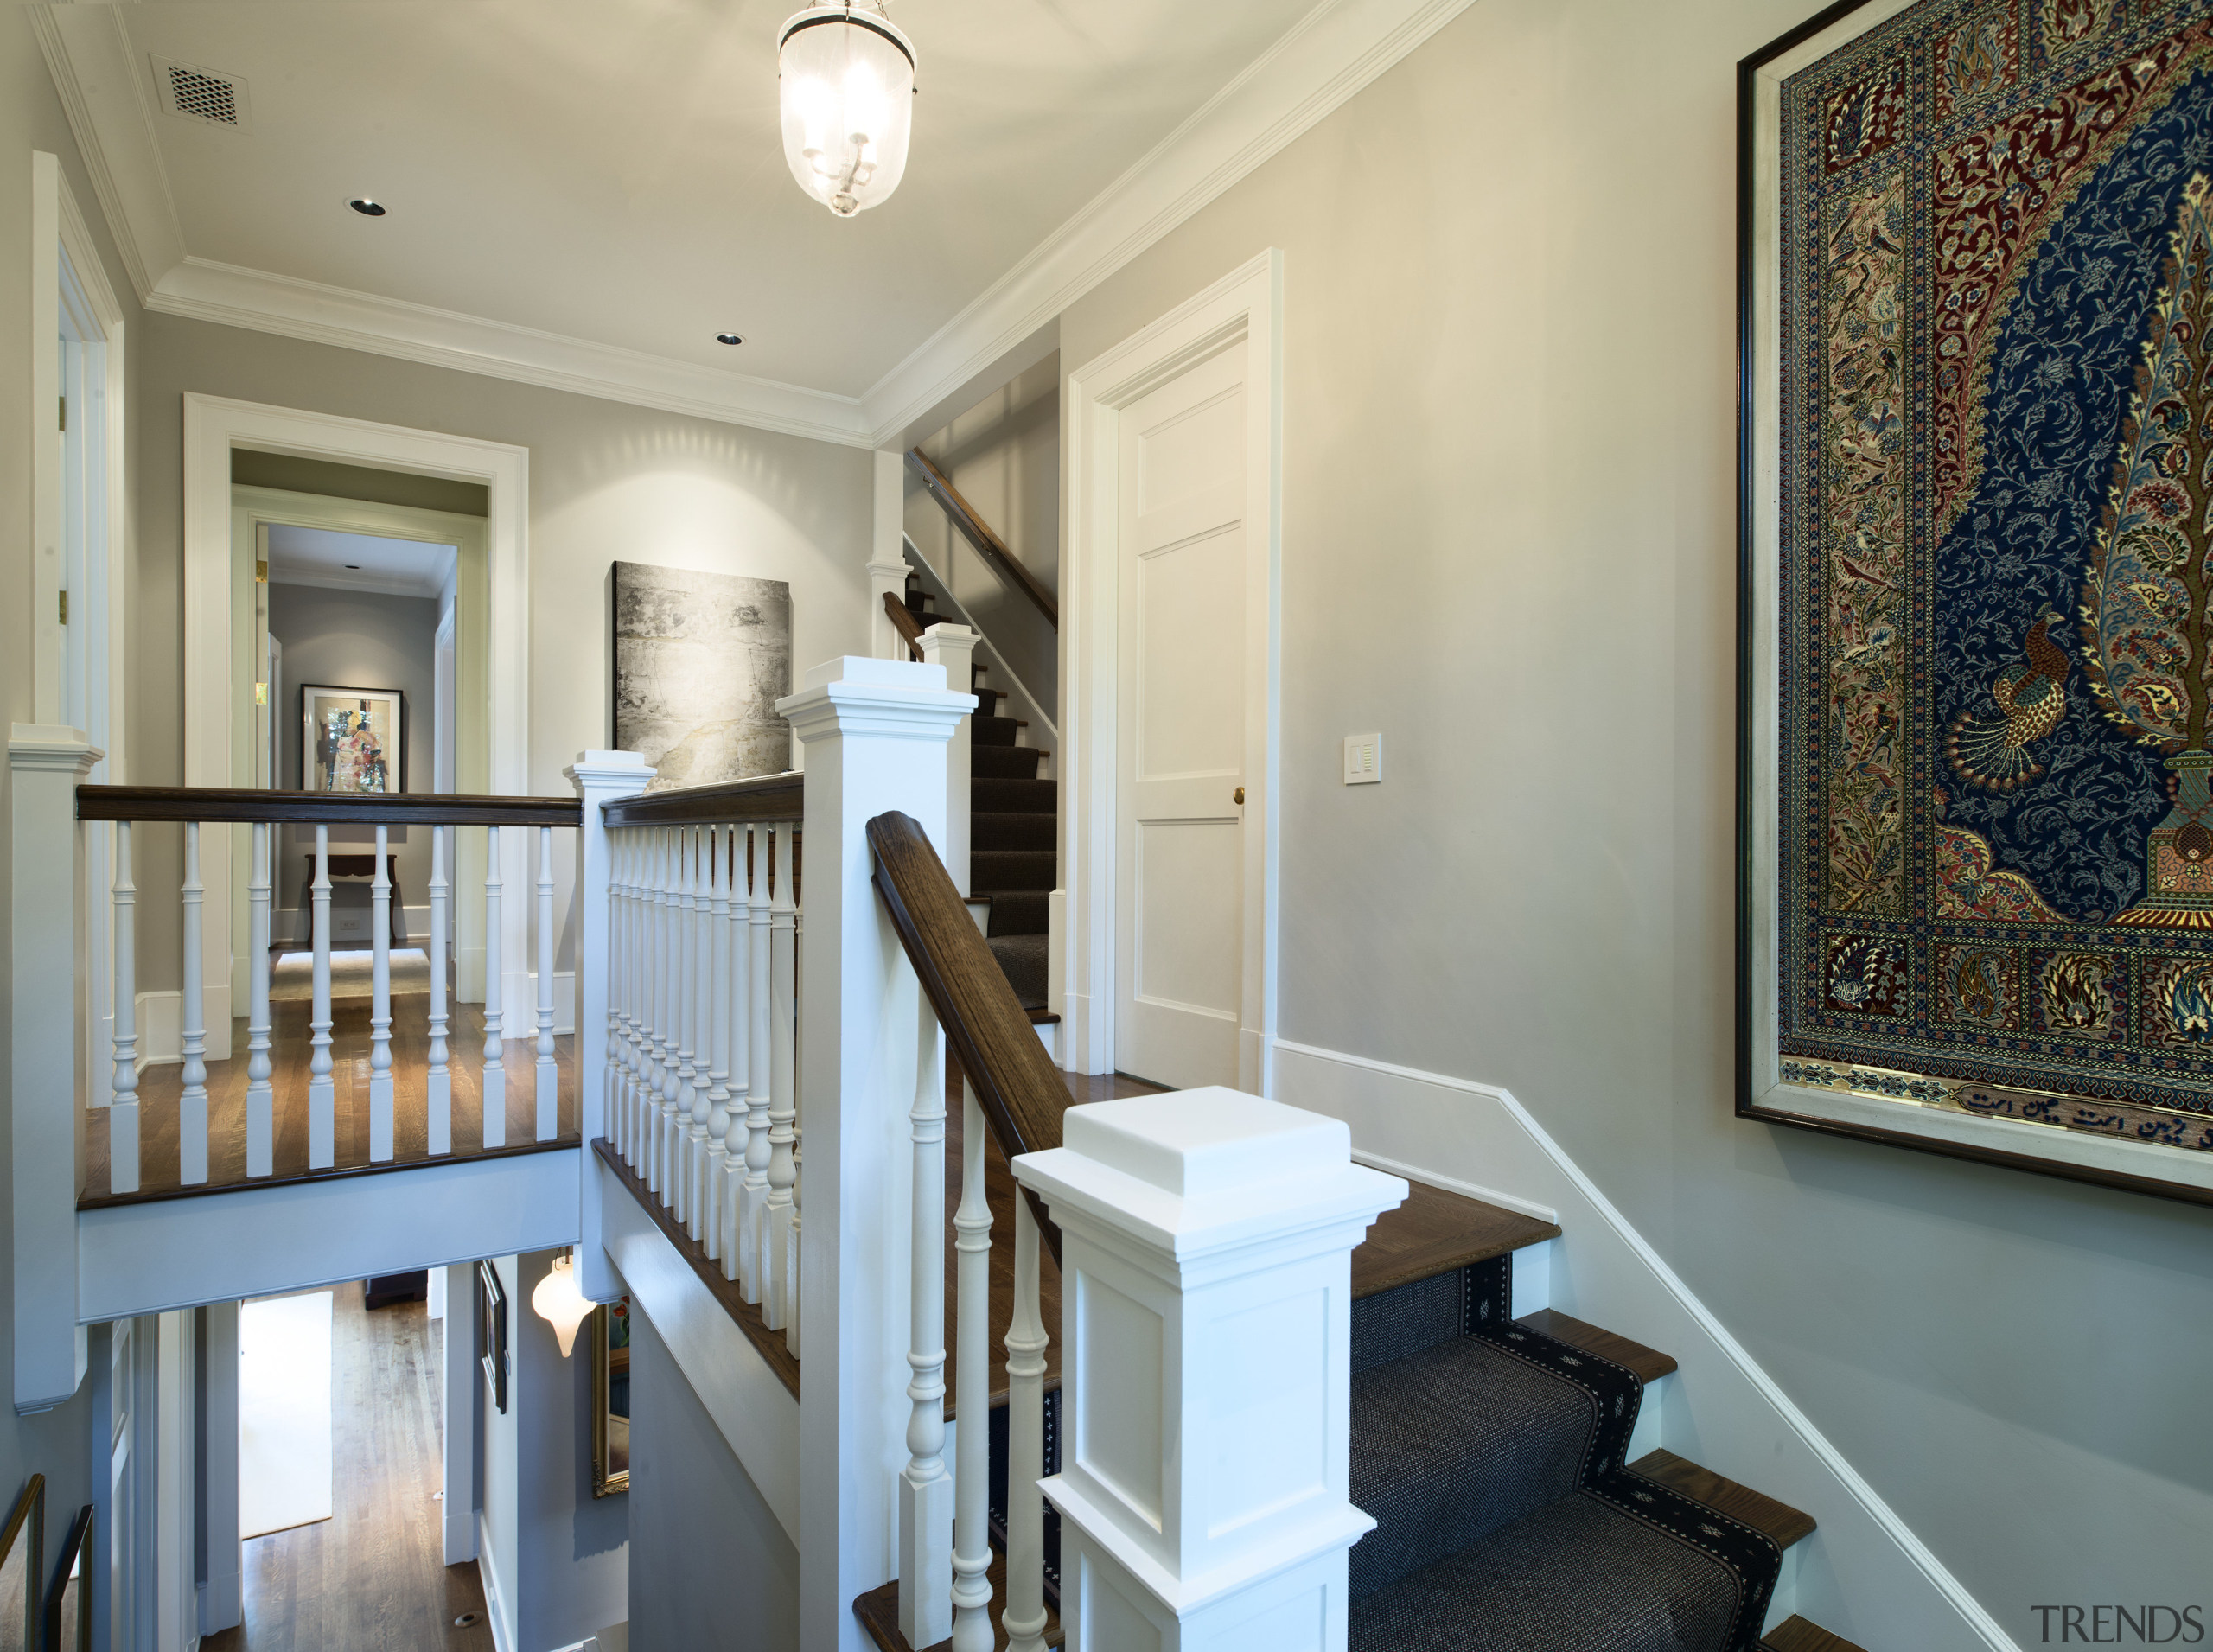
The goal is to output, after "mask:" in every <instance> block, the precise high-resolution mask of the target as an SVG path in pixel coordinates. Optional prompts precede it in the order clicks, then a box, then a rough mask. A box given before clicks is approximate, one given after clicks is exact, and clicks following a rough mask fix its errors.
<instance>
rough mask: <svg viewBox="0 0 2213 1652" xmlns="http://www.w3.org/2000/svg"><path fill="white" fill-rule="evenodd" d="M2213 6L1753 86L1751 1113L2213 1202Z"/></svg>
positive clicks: (1887, 36) (1876, 4)
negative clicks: (2212, 14)
mask: <svg viewBox="0 0 2213 1652" xmlns="http://www.w3.org/2000/svg"><path fill="white" fill-rule="evenodd" d="M2209 13H2213V0H1911V3H1903V4H1901V3H1897V0H1870V3H1867V4H1865V5H1863V6H1860V7H1859V8H1856V9H1853V10H1850V11H1849V12H1848V13H1847V14H1846V15H1844V16H1842V17H1841V18H1837V17H1834V16H1832V15H1830V14H1825V15H1824V17H1825V19H1826V21H1824V20H1821V19H1817V20H1816V22H1820V23H1821V25H1822V26H1821V27H1820V28H1818V29H1816V28H1814V26H1812V25H1808V29H1804V30H1801V31H1798V32H1797V33H1795V34H1794V35H1790V36H1786V37H1785V38H1784V39H1783V41H1777V42H1776V44H1775V45H1774V46H1772V47H1770V48H1768V49H1767V50H1766V51H1764V52H1763V53H1761V54H1757V56H1755V57H1754V58H1752V59H1750V60H1748V61H1747V62H1746V63H1745V64H1744V66H1742V68H1741V73H1740V94H1741V97H1742V99H1743V102H1742V108H1741V115H1742V127H1741V131H1742V137H1743V152H1742V155H1741V157H1740V158H1741V163H1742V170H1741V173H1740V180H1741V182H1740V188H1742V190H1743V192H1744V199H1743V208H1744V209H1743V217H1742V228H1743V244H1742V249H1741V250H1742V256H1743V275H1744V287H1743V295H1744V333H1743V352H1744V390H1745V406H1744V426H1743V430H1744V488H1743V500H1744V536H1743V552H1744V585H1743V597H1744V657H1743V662H1742V673H1743V706H1744V718H1745V724H1744V742H1743V746H1742V750H1743V765H1742V773H1743V785H1744V798H1743V807H1742V812H1741V814H1740V820H1742V823H1743V832H1744V867H1745V871H1744V884H1743V891H1742V896H1741V899H1740V918H1741V921H1742V922H1741V929H1740V950H1739V958H1740V981H1739V1011H1740V1021H1741V1027H1742V1030H1741V1032H1740V1039H1741V1042H1742V1047H1741V1049H1740V1051H1739V1056H1740V1060H1739V1087H1738V1088H1739V1096H1738V1109H1739V1111H1740V1112H1742V1113H1751V1114H1753V1115H1756V1116H1767V1117H1773V1118H1780V1119H1786V1120H1788V1121H1789V1122H1794V1123H1802V1124H1808V1125H1812V1126H1814V1127H1817V1128H1826V1129H1831V1130H1845V1131H1850V1132H1855V1133H1861V1134H1873V1135H1878V1136H1883V1137H1885V1138H1889V1139H1901V1140H1905V1141H1908V1142H1910V1144H1911V1145H1920V1146H1925V1147H1932V1148H1935V1149H1936V1150H1937V1151H1947V1152H1952V1153H1955V1154H1961V1155H1964V1156H1968V1157H1975V1158H1987V1159H1995V1160H2002V1161H2005V1162H2009V1163H2014V1164H2023V1165H2025V1166H2026V1167H2028V1168H2033V1169H2042V1170H2054V1171H2057V1172H2058V1173H2061V1174H2066V1175H2072V1176H2078V1177H2085V1178H2088V1179H2094V1180H2098V1181H2102V1182H2107V1183H2114V1184H2120V1185H2127V1186H2133V1187H2138V1188H2143V1189H2146V1190H2153V1191H2158V1192H2162V1193H2165V1194H2169V1195H2172V1196H2179V1197H2184V1198H2192V1199H2200V1200H2209V1201H2213V738H2210V736H2213V16H2209Z"/></svg>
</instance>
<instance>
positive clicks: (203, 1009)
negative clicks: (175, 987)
mask: <svg viewBox="0 0 2213 1652" xmlns="http://www.w3.org/2000/svg"><path fill="white" fill-rule="evenodd" d="M178 894H179V896H180V897H181V899H182V903H183V907H184V960H183V963H184V969H183V980H182V992H180V993H179V994H178V997H179V998H180V999H181V1000H182V1002H181V1004H180V1005H179V1011H180V1013H179V1017H178V1020H179V1035H178V1043H177V1049H178V1054H179V1055H180V1056H182V1061H183V1070H182V1072H181V1073H180V1074H179V1075H178V1082H179V1088H178V1093H177V1100H176V1159H177V1171H176V1179H177V1183H178V1185H179V1186H182V1187H194V1186H197V1185H198V1184H199V1183H202V1182H205V1181H206V1180H207V992H206V990H205V988H204V985H203V984H202V980H201V973H202V969H203V966H204V960H203V959H202V958H201V952H200V936H201V929H200V925H201V915H200V908H201V903H202V901H203V900H204V898H205V896H206V894H207V890H206V889H205V888H204V886H202V884H201V882H200V822H199V821H197V820H188V821H186V822H185V826H184V884H183V887H182V889H181V890H179V891H178Z"/></svg>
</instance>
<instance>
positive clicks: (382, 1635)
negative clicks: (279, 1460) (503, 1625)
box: [200, 1283, 493, 1652]
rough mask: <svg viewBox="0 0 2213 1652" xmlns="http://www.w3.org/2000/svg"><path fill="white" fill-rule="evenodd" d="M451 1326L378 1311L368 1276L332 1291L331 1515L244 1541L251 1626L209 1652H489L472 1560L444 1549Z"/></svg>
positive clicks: (209, 1643) (402, 1309) (211, 1640)
mask: <svg viewBox="0 0 2213 1652" xmlns="http://www.w3.org/2000/svg"><path fill="white" fill-rule="evenodd" d="M443 1330H444V1327H443V1323H442V1322H435V1321H433V1320H431V1318H430V1316H429V1313H428V1311H427V1310H426V1309H425V1307H424V1304H422V1303H419V1302H407V1303H398V1304H393V1305H392V1306H391V1307H388V1308H379V1309H377V1310H376V1311H374V1312H370V1311H367V1310H366V1309H364V1308H363V1307H362V1305H361V1287H360V1285H359V1284H358V1283H356V1284H350V1285H339V1286H338V1287H336V1293H335V1305H334V1311H333V1313H332V1315H331V1340H332V1349H331V1381H332V1383H333V1385H334V1386H335V1388H336V1390H337V1392H336V1393H335V1394H334V1395H333V1397H332V1406H331V1423H332V1432H333V1439H332V1441H331V1471H332V1472H331V1478H332V1483H333V1490H334V1492H335V1499H334V1502H333V1514H332V1517H331V1518H330V1519H328V1520H326V1521H318V1522H316V1524H315V1525H312V1526H297V1527H294V1528H292V1529H291V1530H290V1531H284V1532H271V1534H269V1535H267V1536H266V1537H255V1538H249V1539H247V1540H246V1546H245V1557H244V1558H245V1566H246V1623H245V1624H244V1625H243V1626H242V1627H240V1628H239V1629H234V1630H224V1631H223V1632H222V1633H221V1634H220V1635H211V1636H207V1637H206V1638H204V1639H203V1640H201V1642H200V1645H201V1652H424V1649H430V1648H451V1649H467V1652H489V1649H490V1648H491V1647H492V1644H493V1642H492V1630H491V1626H490V1624H489V1623H488V1622H487V1621H486V1618H485V1615H484V1588H483V1584H482V1580H481V1579H480V1578H479V1577H478V1574H477V1571H476V1563H475V1561H474V1560H471V1561H469V1562H466V1563H465V1564H463V1565H461V1566H447V1565H446V1564H445V1563H444V1560H443V1553H442V1545H441V1538H440V1527H441V1524H442V1521H441V1519H440V1515H441V1511H442V1508H443V1505H442V1504H441V1503H439V1502H437V1499H436V1497H435V1496H434V1494H435V1493H436V1492H437V1489H438V1477H439V1470H438V1457H439V1428H440V1417H439V1358H440V1349H441V1343H442V1337H443ZM471 1612H473V1613H475V1622H474V1623H471V1624H470V1625H469V1627H467V1628H456V1627H455V1624H454V1619H455V1618H456V1617H462V1615H464V1614H466V1613H471Z"/></svg>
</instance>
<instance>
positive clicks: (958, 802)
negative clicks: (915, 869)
mask: <svg viewBox="0 0 2213 1652" xmlns="http://www.w3.org/2000/svg"><path fill="white" fill-rule="evenodd" d="M978 640H979V637H978V634H977V633H976V632H974V631H972V630H970V629H969V628H967V627H966V626H965V625H952V624H940V625H933V626H932V627H930V628H929V629H928V630H927V631H925V632H923V633H922V663H923V664H925V665H930V666H942V667H945V680H946V682H947V686H951V687H953V688H957V689H959V690H960V691H961V692H963V693H966V692H967V691H968V687H969V685H970V683H971V682H972V681H973V679H974V675H975V673H974V672H973V670H972V669H971V667H973V665H974V662H975V657H976V643H977V641H978ZM975 726H976V724H975V719H973V718H966V717H964V718H961V719H960V727H959V728H957V729H955V730H953V738H951V739H950V740H948V741H947V742H946V743H945V845H944V848H943V849H942V851H941V853H940V855H939V858H940V859H941V860H943V861H944V862H945V870H946V871H947V873H949V874H950V875H951V877H952V878H953V888H955V889H957V890H960V892H961V893H962V894H963V895H966V894H967V892H968V888H969V884H968V777H969V764H968V747H969V743H970V742H971V739H972V738H973V730H974V729H975Z"/></svg>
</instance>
